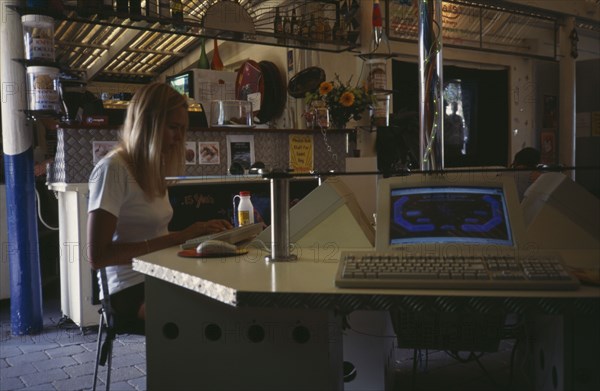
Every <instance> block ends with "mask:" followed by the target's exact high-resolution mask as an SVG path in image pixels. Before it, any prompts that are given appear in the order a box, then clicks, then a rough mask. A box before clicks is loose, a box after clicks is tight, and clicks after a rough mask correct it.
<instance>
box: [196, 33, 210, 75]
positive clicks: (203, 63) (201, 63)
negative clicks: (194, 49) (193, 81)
mask: <svg viewBox="0 0 600 391" xmlns="http://www.w3.org/2000/svg"><path fill="white" fill-rule="evenodd" d="M198 68H200V69H210V63H209V62H208V56H207V55H206V39H205V38H204V37H201V38H200V58H199V59H198Z"/></svg>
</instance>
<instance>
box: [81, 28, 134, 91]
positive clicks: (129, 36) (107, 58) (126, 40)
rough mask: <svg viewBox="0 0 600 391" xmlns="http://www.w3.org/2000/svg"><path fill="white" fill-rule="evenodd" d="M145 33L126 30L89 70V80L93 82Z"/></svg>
mask: <svg viewBox="0 0 600 391" xmlns="http://www.w3.org/2000/svg"><path fill="white" fill-rule="evenodd" d="M143 33H144V31H140V30H137V29H131V28H129V29H124V31H123V34H121V36H120V37H119V38H118V39H117V40H116V41H115V42H114V43H113V44H111V45H110V47H109V48H108V50H107V51H106V52H105V53H104V54H103V55H102V57H101V58H100V59H98V60H96V62H94V65H92V66H91V67H90V68H88V70H87V71H86V73H87V75H86V76H87V80H93V79H94V77H95V76H96V75H97V74H98V73H100V72H102V70H103V69H104V68H105V67H106V66H107V65H108V64H110V62H111V61H112V60H113V59H114V58H115V57H117V55H119V53H121V52H122V51H123V50H126V49H127V47H128V46H129V44H131V42H133V41H135V40H136V39H137V37H138V36H140V35H141V34H143Z"/></svg>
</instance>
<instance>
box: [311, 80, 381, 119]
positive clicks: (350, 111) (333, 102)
mask: <svg viewBox="0 0 600 391" xmlns="http://www.w3.org/2000/svg"><path fill="white" fill-rule="evenodd" d="M351 81H352V77H350V79H349V80H348V82H346V83H343V82H342V81H341V80H340V77H339V76H338V75H337V74H336V75H335V79H334V80H333V81H324V82H322V83H321V84H320V85H319V89H318V90H317V91H313V92H307V93H306V95H305V98H304V102H305V103H306V105H308V106H312V107H315V106H316V105H319V104H321V105H323V104H324V105H325V106H326V107H327V109H328V111H329V122H330V124H331V127H332V128H334V129H345V128H346V124H347V123H348V121H350V120H351V119H354V120H357V121H358V120H360V119H361V114H362V113H363V112H364V111H365V110H366V109H367V108H369V107H370V106H371V105H372V104H374V103H375V98H374V96H373V95H372V94H371V93H370V92H369V91H368V90H367V87H366V84H365V85H364V86H363V87H358V86H356V87H352V86H351V84H350V83H351Z"/></svg>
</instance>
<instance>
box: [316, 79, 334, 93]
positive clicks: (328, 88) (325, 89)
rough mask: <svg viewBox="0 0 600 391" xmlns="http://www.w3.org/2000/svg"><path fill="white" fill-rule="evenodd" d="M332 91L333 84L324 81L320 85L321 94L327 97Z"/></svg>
mask: <svg viewBox="0 0 600 391" xmlns="http://www.w3.org/2000/svg"><path fill="white" fill-rule="evenodd" d="M331 90H333V84H331V83H330V82H328V81H324V82H322V83H321V85H319V94H321V95H327V94H328V93H329V92H331Z"/></svg>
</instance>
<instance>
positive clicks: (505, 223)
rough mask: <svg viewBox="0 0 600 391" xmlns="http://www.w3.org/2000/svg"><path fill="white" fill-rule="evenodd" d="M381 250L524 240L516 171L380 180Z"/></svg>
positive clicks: (507, 245) (508, 245)
mask: <svg viewBox="0 0 600 391" xmlns="http://www.w3.org/2000/svg"><path fill="white" fill-rule="evenodd" d="M377 193H378V194H377V229H376V249H377V250H378V251H396V250H405V249H407V248H409V246H418V247H419V248H420V249H421V250H423V251H431V250H433V249H439V246H444V245H446V246H448V247H449V248H454V249H456V250H458V252H459V253H460V252H461V251H463V249H466V248H470V247H473V248H484V247H486V248H488V247H491V246H493V247H497V248H501V249H516V248H517V247H519V246H520V245H522V244H524V225H523V218H522V214H521V209H520V205H519V201H518V196H517V192H516V188H515V184H514V179H513V177H512V176H511V175H508V174H502V173H500V172H468V171H464V172H449V173H444V174H439V173H431V174H421V173H416V174H411V175H409V176H398V177H391V178H384V179H380V181H379V183H378V187H377Z"/></svg>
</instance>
